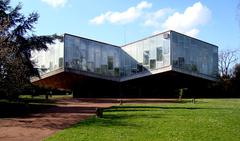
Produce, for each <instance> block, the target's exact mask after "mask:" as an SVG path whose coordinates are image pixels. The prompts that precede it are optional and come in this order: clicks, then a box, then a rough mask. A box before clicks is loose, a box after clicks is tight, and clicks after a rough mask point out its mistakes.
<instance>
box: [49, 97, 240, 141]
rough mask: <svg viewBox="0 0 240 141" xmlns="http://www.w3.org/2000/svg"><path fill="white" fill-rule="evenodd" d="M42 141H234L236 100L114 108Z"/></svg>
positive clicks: (238, 122)
mask: <svg viewBox="0 0 240 141" xmlns="http://www.w3.org/2000/svg"><path fill="white" fill-rule="evenodd" d="M46 140H47V141H63V140H64V141H71V140H76V141H238V140H240V99H198V100H197V101H196V103H195V104H193V103H191V102H187V101H185V102H183V103H162V104H152V105H149V104H144V105H143V104H142V105H130V104H129V105H122V106H116V107H112V108H110V109H105V110H104V116H103V118H95V117H93V118H90V119H88V120H85V121H82V122H80V123H78V124H77V125H75V126H73V127H71V128H68V129H65V130H63V131H60V132H58V133H57V134H55V135H53V136H52V137H50V138H48V139H46Z"/></svg>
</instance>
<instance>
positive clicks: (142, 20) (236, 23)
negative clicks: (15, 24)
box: [11, 0, 240, 50]
mask: <svg viewBox="0 0 240 141" xmlns="http://www.w3.org/2000/svg"><path fill="white" fill-rule="evenodd" d="M18 2H22V4H23V10H22V11H23V13H24V14H25V15H27V14H29V13H30V12H33V11H35V12H38V13H39V14H40V19H39V21H38V23H37V24H36V29H35V34H38V35H46V34H54V33H58V34H63V33H70V34H74V35H78V36H83V37H87V38H91V39H95V40H100V41H104V42H107V43H111V44H115V45H123V44H125V43H129V42H132V41H135V40H139V39H141V38H144V37H147V36H150V35H153V34H156V33H160V32H163V31H166V30H169V29H171V30H175V31H178V32H181V33H184V34H187V35H189V36H192V37H195V38H198V39H201V40H204V41H207V42H210V43H213V44H216V45H218V46H219V49H220V50H223V49H237V48H240V15H238V14H237V13H238V10H237V5H238V3H239V0H218V1H214V0H202V1H196V0H181V1H180V0H142V1H141V0H101V1H99V0H12V2H11V5H12V6H15V5H16V4H17V3H18ZM239 9H240V8H239ZM239 13H240V12H239Z"/></svg>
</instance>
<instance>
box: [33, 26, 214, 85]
mask: <svg viewBox="0 0 240 141" xmlns="http://www.w3.org/2000/svg"><path fill="white" fill-rule="evenodd" d="M35 54H36V55H35V59H36V64H37V67H38V68H39V71H40V74H41V79H33V82H34V83H35V84H39V85H42V86H46V87H54V88H60V89H61V88H62V89H74V87H80V85H78V83H84V81H85V80H88V78H90V79H95V80H98V82H99V83H101V80H102V81H104V82H107V81H109V82H112V83H115V84H116V85H120V84H121V83H122V84H126V83H128V82H131V81H135V82H134V84H136V82H137V81H138V80H141V78H144V79H146V78H148V77H153V76H154V77H155V76H156V78H159V82H160V81H161V77H159V76H161V74H166V72H171V75H166V77H169V78H170V77H171V79H169V81H175V80H174V77H176V78H181V80H183V81H185V83H186V84H187V83H188V82H187V81H189V80H190V79H188V80H184V78H186V77H187V78H191V80H193V79H194V81H195V80H204V81H215V80H216V75H217V72H218V47H217V46H215V45H212V44H209V43H207V42H204V41H201V40H198V39H195V38H192V37H189V36H186V35H183V34H181V33H178V32H175V31H167V32H163V33H160V34H157V35H154V36H151V37H147V38H145V39H142V40H139V41H136V42H133V43H130V44H127V45H124V46H115V45H111V44H107V43H103V42H99V41H95V40H91V39H87V38H82V37H78V36H74V35H70V34H64V41H63V43H60V42H58V43H57V44H55V45H52V46H49V50H48V51H46V52H40V53H35ZM192 78H193V79H192ZM164 80H165V78H164ZM52 82H54V83H52ZM149 82H150V83H151V81H150V80H149ZM64 83H66V85H65V84H64ZM137 83H138V82H137ZM179 83H181V82H179ZM189 83H191V82H189ZM96 85H97V84H96ZM127 85H129V83H128V84H127ZM92 86H93V83H92ZM140 87H142V86H140ZM159 87H160V86H159ZM183 87H185V86H183Z"/></svg>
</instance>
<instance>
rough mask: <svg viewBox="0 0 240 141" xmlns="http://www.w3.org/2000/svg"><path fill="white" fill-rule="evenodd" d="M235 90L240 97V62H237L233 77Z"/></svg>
mask: <svg viewBox="0 0 240 141" xmlns="http://www.w3.org/2000/svg"><path fill="white" fill-rule="evenodd" d="M232 83H233V90H234V93H235V95H236V96H238V97H240V88H239V86H240V64H236V65H235V67H234V71H233V77H232Z"/></svg>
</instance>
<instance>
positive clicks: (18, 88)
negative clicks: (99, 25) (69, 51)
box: [0, 0, 61, 96]
mask: <svg viewBox="0 0 240 141" xmlns="http://www.w3.org/2000/svg"><path fill="white" fill-rule="evenodd" d="M21 9H22V4H21V3H19V4H18V5H17V6H16V7H14V8H12V7H11V6H10V0H1V1H0V93H1V94H2V93H4V94H5V95H8V96H17V95H18V94H19V93H21V92H22V91H23V90H24V89H25V88H26V87H28V86H30V85H31V83H30V77H31V76H39V74H38V70H37V69H36V68H34V62H33V61H31V51H34V50H38V51H39V50H47V45H46V44H52V43H54V40H55V39H61V37H60V36H57V35H51V36H36V35H34V34H32V31H33V29H34V24H35V23H36V22H37V20H38V18H39V15H38V13H35V12H33V13H31V14H29V15H28V16H27V17H25V16H24V15H23V14H22V13H20V10H21Z"/></svg>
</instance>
